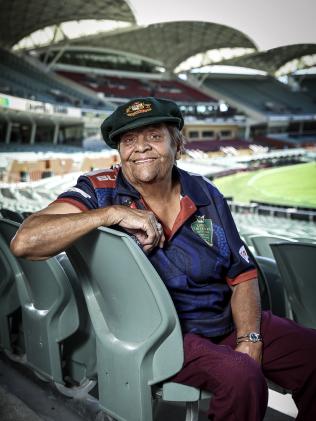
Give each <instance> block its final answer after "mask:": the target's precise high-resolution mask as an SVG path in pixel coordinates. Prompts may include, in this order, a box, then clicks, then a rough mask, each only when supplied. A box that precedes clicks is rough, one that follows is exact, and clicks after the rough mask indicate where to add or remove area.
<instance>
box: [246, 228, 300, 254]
mask: <svg viewBox="0 0 316 421" xmlns="http://www.w3.org/2000/svg"><path fill="white" fill-rule="evenodd" d="M248 240H249V241H250V243H251V244H252V246H253V247H254V249H255V253H256V254H257V255H259V256H264V257H269V258H270V259H274V256H273V253H272V250H271V247H270V244H273V243H280V242H286V241H288V242H296V240H293V239H289V238H286V237H281V236H277V235H262V234H254V235H251V236H249V237H248Z"/></svg>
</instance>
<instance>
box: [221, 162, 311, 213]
mask: <svg viewBox="0 0 316 421" xmlns="http://www.w3.org/2000/svg"><path fill="white" fill-rule="evenodd" d="M214 184H215V185H216V186H217V187H218V188H219V189H220V191H221V192H222V193H223V194H224V195H225V196H232V197H233V198H234V200H235V201H237V202H242V203H248V202H249V201H250V200H258V201H260V202H269V203H276V204H280V205H290V206H291V205H292V206H295V205H296V206H304V207H305V206H306V207H316V163H315V162H311V163H308V164H297V165H291V166H286V167H279V168H269V169H263V170H259V171H251V172H242V173H238V174H234V175H230V176H227V177H221V178H217V179H215V180H214Z"/></svg>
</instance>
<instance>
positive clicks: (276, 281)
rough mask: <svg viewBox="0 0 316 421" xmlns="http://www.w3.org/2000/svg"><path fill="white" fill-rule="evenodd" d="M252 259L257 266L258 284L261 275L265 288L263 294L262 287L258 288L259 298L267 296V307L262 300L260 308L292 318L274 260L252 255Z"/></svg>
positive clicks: (260, 281)
mask: <svg viewBox="0 0 316 421" xmlns="http://www.w3.org/2000/svg"><path fill="white" fill-rule="evenodd" d="M254 259H255V261H256V264H257V266H258V268H259V286H261V283H262V280H261V277H262V278H263V279H264V284H265V285H266V288H267V291H264V295H263V292H262V287H261V288H260V293H261V298H262V296H263V297H266V296H268V297H269V301H268V302H269V307H268V306H267V305H264V304H265V302H264V301H262V302H261V308H262V310H271V311H272V313H273V314H275V315H276V316H279V317H288V318H292V311H291V306H290V303H289V301H288V298H287V294H286V290H285V288H284V284H283V281H282V279H281V275H280V272H279V269H278V266H277V264H276V261H275V260H274V259H270V258H269V257H264V256H254ZM266 302H267V299H266Z"/></svg>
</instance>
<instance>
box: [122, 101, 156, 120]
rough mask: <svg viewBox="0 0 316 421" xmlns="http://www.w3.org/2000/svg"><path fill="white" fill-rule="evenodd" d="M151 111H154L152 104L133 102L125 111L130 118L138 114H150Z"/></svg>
mask: <svg viewBox="0 0 316 421" xmlns="http://www.w3.org/2000/svg"><path fill="white" fill-rule="evenodd" d="M149 111H152V108H151V104H149V103H146V102H142V101H136V102H133V104H131V105H130V106H129V107H127V108H126V110H125V112H126V115H127V116H128V117H134V116H135V115H137V114H141V113H148V112H149Z"/></svg>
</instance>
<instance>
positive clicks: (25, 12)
mask: <svg viewBox="0 0 316 421" xmlns="http://www.w3.org/2000/svg"><path fill="white" fill-rule="evenodd" d="M81 19H106V20H117V21H126V22H132V23H135V17H134V14H133V12H132V10H131V8H130V6H129V5H128V4H127V2H126V1H125V0H89V1H87V0H54V1H50V0H27V1H26V0H0V46H2V47H7V48H10V47H12V46H13V45H14V44H16V43H17V42H18V41H20V40H21V39H22V38H24V37H25V36H27V35H29V34H31V33H32V32H34V31H36V30H38V29H42V28H44V27H46V26H49V25H56V24H59V23H62V22H66V21H73V20H81Z"/></svg>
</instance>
